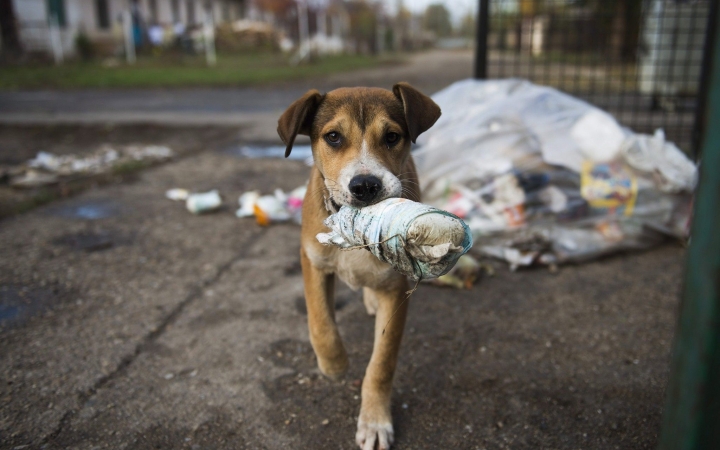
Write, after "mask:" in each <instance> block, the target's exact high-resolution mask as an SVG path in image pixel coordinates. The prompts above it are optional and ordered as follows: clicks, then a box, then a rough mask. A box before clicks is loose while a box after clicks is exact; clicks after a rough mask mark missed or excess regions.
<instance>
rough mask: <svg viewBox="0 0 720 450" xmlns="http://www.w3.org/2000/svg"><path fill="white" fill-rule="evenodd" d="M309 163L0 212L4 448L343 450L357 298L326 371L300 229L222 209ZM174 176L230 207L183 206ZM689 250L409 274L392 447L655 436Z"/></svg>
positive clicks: (233, 164) (205, 171) (646, 440)
mask: <svg viewBox="0 0 720 450" xmlns="http://www.w3.org/2000/svg"><path fill="white" fill-rule="evenodd" d="M307 175H308V168H307V167H305V166H304V165H303V164H302V163H301V162H298V161H285V160H247V159H239V158H237V157H235V156H232V155H231V154H229V153H226V152H219V151H207V152H203V153H200V154H197V155H195V156H190V157H187V158H185V159H183V160H180V161H177V162H174V163H171V164H167V165H165V166H162V167H159V168H155V169H151V170H148V171H145V172H143V173H142V174H141V175H140V176H139V178H138V179H137V180H136V181H135V182H132V183H122V184H115V185H109V186H105V187H102V188H97V189H93V190H89V191H86V192H85V193H83V194H81V195H79V196H78V197H75V198H72V199H68V200H63V201H60V202H56V203H54V204H51V205H48V206H46V207H42V208H38V209H35V210H34V211H32V212H30V213H27V214H24V215H20V216H16V217H14V218H10V219H6V220H3V221H2V222H0V255H1V256H0V305H1V306H0V324H2V328H1V329H0V402H2V403H0V448H3V449H14V448H48V449H55V448H57V449H60V448H63V449H64V448H76V449H93V448H132V449H137V448H140V449H145V448H147V449H150V448H153V449H156V448H172V449H176V448H190V449H198V448H211V449H214V448H217V449H224V448H228V449H229V448H233V449H240V448H247V449H257V448H265V449H281V448H292V449H338V448H345V449H351V448H354V441H353V436H354V426H355V421H356V416H357V414H358V408H359V398H358V396H359V392H360V391H359V386H360V383H361V379H362V374H363V370H364V367H365V365H366V364H367V361H368V359H369V357H370V352H371V346H372V328H373V321H372V320H371V319H370V318H369V317H368V316H367V315H366V314H365V312H364V306H363V305H362V303H361V301H360V298H359V294H358V293H354V292H352V291H350V290H348V289H347V288H344V287H341V288H339V294H338V300H337V317H338V321H339V323H340V328H341V333H342V335H343V337H344V339H345V340H346V343H347V348H348V353H349V355H350V359H351V369H350V372H349V374H348V377H347V378H346V380H345V381H344V382H341V383H334V382H331V381H328V380H326V379H324V378H323V377H322V376H321V375H320V374H319V372H318V371H317V369H316V367H315V360H314V356H313V354H312V351H311V349H310V345H309V342H308V336H307V329H306V324H305V320H306V317H305V311H304V308H303V306H302V305H303V303H302V277H301V274H300V269H299V261H298V259H299V258H298V242H299V228H298V227H297V226H295V225H291V224H283V225H275V226H271V227H269V228H260V227H258V226H257V225H256V224H255V223H254V222H253V221H252V219H245V220H240V219H237V218H235V217H234V215H233V210H234V208H235V204H236V199H237V196H238V195H239V194H240V193H241V192H243V191H245V190H248V189H260V190H262V191H263V192H271V191H272V190H273V189H274V188H276V187H280V188H283V189H290V188H294V187H296V186H297V185H300V184H301V183H303V182H304V181H305V180H306V178H307ZM172 187H186V188H189V189H193V190H205V189H210V188H217V189H219V190H220V192H221V193H222V194H223V196H224V198H225V199H226V204H227V207H226V209H224V210H222V211H220V212H217V213H215V214H210V215H206V216H193V215H191V214H189V213H188V212H187V211H186V210H185V209H184V207H183V205H182V204H178V203H174V202H171V201H169V200H167V199H165V198H164V195H163V193H164V191H165V190H166V189H168V188H172ZM682 259H683V250H682V249H681V248H679V247H677V246H673V245H667V246H664V247H661V248H658V249H656V250H653V251H649V252H646V253H632V254H623V255H618V256H615V257H610V258H606V259H603V260H601V261H596V262H591V263H588V264H584V265H579V266H569V267H565V268H561V270H560V271H559V273H557V274H552V273H550V272H548V271H546V270H540V269H538V270H527V271H521V272H517V273H512V272H510V271H508V270H507V269H506V268H504V266H503V265H502V264H499V263H498V264H497V268H498V273H497V275H496V276H495V277H492V278H485V279H483V280H482V281H481V282H480V283H479V284H478V285H477V286H476V287H475V288H474V289H472V290H469V291H457V290H449V289H442V288H436V287H431V286H421V287H420V289H419V290H418V291H417V292H416V293H415V294H414V295H413V297H412V299H411V307H410V315H409V319H408V325H407V333H406V336H405V340H404V343H403V348H402V351H401V357H400V361H399V368H398V372H397V378H396V381H395V385H394V386H395V388H394V394H393V395H394V403H393V415H394V418H395V425H396V430H397V445H396V447H395V448H397V449H410V448H413V449H417V448H421V449H435V448H469V449H476V448H479V449H500V448H512V449H538V448H557V449H577V448H593V449H627V448H632V449H645V448H648V449H649V448H654V447H655V444H656V442H657V435H658V429H659V424H660V417H661V411H662V402H663V390H664V386H665V383H666V381H667V373H668V360H669V349H670V343H671V339H672V332H673V325H674V321H675V311H676V308H677V303H678V292H679V288H680V277H681V270H682ZM326 421H327V422H326ZM23 446H27V447H23Z"/></svg>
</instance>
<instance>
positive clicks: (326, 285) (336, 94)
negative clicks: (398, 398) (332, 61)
mask: <svg viewBox="0 0 720 450" xmlns="http://www.w3.org/2000/svg"><path fill="white" fill-rule="evenodd" d="M440 114H441V112H440V108H439V107H438V106H437V105H436V104H435V102H433V101H432V99H430V97H428V96H426V95H424V94H422V93H421V92H419V91H418V90H417V89H415V88H413V87H412V86H411V85H410V84H408V83H405V82H401V83H398V84H396V85H394V86H393V88H392V91H389V90H387V89H380V88H364V87H358V88H341V89H336V90H333V91H331V92H328V93H327V94H324V95H323V94H321V93H320V92H319V91H317V90H310V91H308V92H307V93H306V94H305V95H303V96H302V97H300V98H299V99H298V100H296V101H295V102H294V103H292V104H291V105H290V106H289V107H288V109H287V110H286V111H285V112H284V113H283V114H282V116H281V117H280V119H279V120H278V128H277V131H278V134H279V135H280V138H281V139H282V141H283V143H284V144H285V145H286V146H287V147H286V150H285V157H287V156H289V155H290V152H291V151H292V147H293V143H294V141H295V138H296V136H297V135H298V134H302V135H308V136H310V140H311V146H312V154H313V160H314V165H313V167H312V173H311V175H310V181H309V184H308V189H307V194H306V195H305V200H304V202H303V210H302V232H301V247H300V259H301V265H302V272H303V281H304V283H305V301H306V304H307V312H308V328H309V334H310V342H311V344H312V347H313V350H314V351H315V355H316V356H317V362H318V367H319V369H320V371H321V372H322V373H323V374H324V375H325V376H327V377H329V378H330V379H332V380H339V379H341V378H342V377H343V375H344V374H345V372H346V371H347V367H348V357H347V353H346V351H345V347H344V346H343V343H342V340H341V338H340V334H339V333H338V328H337V325H336V323H335V308H334V287H335V276H336V275H337V277H339V278H340V279H341V280H342V281H344V282H345V283H346V284H348V285H349V286H350V287H351V288H353V289H355V290H357V289H359V288H362V289H363V303H364V304H365V307H366V309H367V312H368V313H369V314H370V315H374V316H375V338H374V347H373V352H372V357H371V358H370V363H369V364H368V366H367V369H366V371H365V377H364V379H363V383H362V404H361V407H360V415H359V417H358V424H357V433H356V437H355V440H356V442H357V444H358V445H359V446H360V448H362V449H364V450H372V449H374V448H375V445H376V443H377V446H378V448H380V449H383V450H386V449H389V448H390V446H391V445H392V443H393V433H394V431H393V425H392V416H391V414H390V395H391V391H392V380H393V375H394V373H395V366H396V362H397V356H398V351H399V349H400V341H401V339H402V334H403V328H404V325H405V317H406V314H407V302H406V301H405V300H406V291H408V289H409V286H408V280H407V278H406V277H405V276H404V275H401V274H400V273H398V272H396V271H394V270H393V269H392V267H391V266H390V265H388V264H386V263H383V262H380V261H379V260H378V259H377V258H375V257H374V256H373V255H372V254H371V253H370V252H368V251H365V250H363V249H355V250H349V251H339V250H338V249H337V248H334V247H326V246H323V245H321V244H320V243H318V241H317V239H316V238H315V236H316V235H317V234H318V233H321V232H327V231H328V229H327V228H326V227H325V225H324V224H323V221H324V220H325V219H326V218H327V217H328V216H329V215H330V214H332V213H335V212H337V211H338V210H339V209H340V207H341V206H343V205H349V206H353V207H364V206H368V205H372V204H374V203H377V202H379V201H382V200H385V199H387V198H392V197H404V198H408V199H411V200H414V201H420V189H419V184H418V177H417V172H416V170H415V163H414V162H413V159H412V156H411V155H410V147H411V145H412V143H414V142H415V140H416V139H417V137H418V136H419V135H420V134H421V133H423V132H425V131H426V130H427V129H429V128H430V127H431V126H432V125H433V124H434V123H435V121H436V120H437V119H438V118H439V117H440ZM383 330H384V332H383Z"/></svg>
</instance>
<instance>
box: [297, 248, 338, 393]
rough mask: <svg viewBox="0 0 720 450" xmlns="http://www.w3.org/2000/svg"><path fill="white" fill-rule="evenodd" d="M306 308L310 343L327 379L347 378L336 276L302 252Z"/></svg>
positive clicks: (301, 260) (301, 250) (301, 261)
mask: <svg viewBox="0 0 720 450" xmlns="http://www.w3.org/2000/svg"><path fill="white" fill-rule="evenodd" d="M300 263H301V265H302V272H303V281H304V282H305V304H306V305H307V312H308V328H309V330H310V343H311V344H312V347H313V350H314V351H315V356H316V357H317V360H318V367H319V368H320V371H321V372H322V373H323V374H325V376H327V377H329V378H331V379H333V380H339V379H340V378H342V377H343V375H345V372H346V371H347V367H348V357H347V352H346V351H345V347H344V346H343V343H342V340H341V339H340V333H338V329H337V324H336V323H335V298H334V297H335V274H332V273H330V274H328V273H325V272H323V271H321V270H318V269H317V268H316V267H314V266H313V265H312V263H311V262H310V259H308V257H307V255H306V254H305V251H304V250H303V249H300Z"/></svg>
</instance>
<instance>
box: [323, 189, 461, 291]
mask: <svg viewBox="0 0 720 450" xmlns="http://www.w3.org/2000/svg"><path fill="white" fill-rule="evenodd" d="M325 225H326V226H327V227H328V228H330V230H331V232H330V233H318V235H317V240H318V241H319V242H320V243H321V244H324V245H335V246H337V247H340V248H342V249H353V248H361V247H364V248H367V249H368V250H370V252H372V254H373V255H375V256H376V257H377V258H378V259H379V260H380V261H383V262H386V263H388V264H390V265H392V266H393V267H394V268H395V270H397V271H398V272H400V273H402V274H404V275H407V276H409V277H411V278H413V279H415V280H420V279H429V278H437V277H439V276H440V275H443V274H445V273H447V272H448V271H449V270H450V269H452V267H453V266H454V265H455V263H456V262H457V260H458V258H460V256H462V255H463V254H465V253H467V251H468V250H470V247H472V236H471V234H470V230H469V228H468V227H467V225H465V222H463V221H462V220H461V219H460V218H458V217H456V216H454V215H452V214H450V213H448V212H446V211H442V210H439V209H437V208H433V207H431V206H428V205H423V204H422V203H417V202H413V201H411V200H408V199H404V198H389V199H386V200H383V201H382V202H379V203H376V204H374V205H371V206H367V207H365V208H362V209H357V208H351V207H348V206H343V207H341V208H340V211H338V212H337V213H335V214H333V215H331V216H330V217H328V218H327V219H325Z"/></svg>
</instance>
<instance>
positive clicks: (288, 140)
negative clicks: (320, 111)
mask: <svg viewBox="0 0 720 450" xmlns="http://www.w3.org/2000/svg"><path fill="white" fill-rule="evenodd" d="M322 99H323V96H322V95H321V94H320V92H318V91H317V90H316V89H312V90H309V91H307V92H306V93H305V95H303V96H302V97H300V98H299V99H297V100H295V101H294V102H293V104H292V105H290V106H289V107H288V109H287V110H286V111H285V112H284V113H283V115H282V116H280V118H279V119H278V127H277V132H278V134H279V135H280V139H282V141H283V144H285V145H287V147H286V148H285V157H286V158H287V157H288V156H290V152H291V151H292V146H293V143H294V142H295V137H296V136H297V135H298V134H306V135H309V134H310V127H311V126H312V121H313V118H314V117H315V111H317V107H318V105H319V104H320V101H322Z"/></svg>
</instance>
